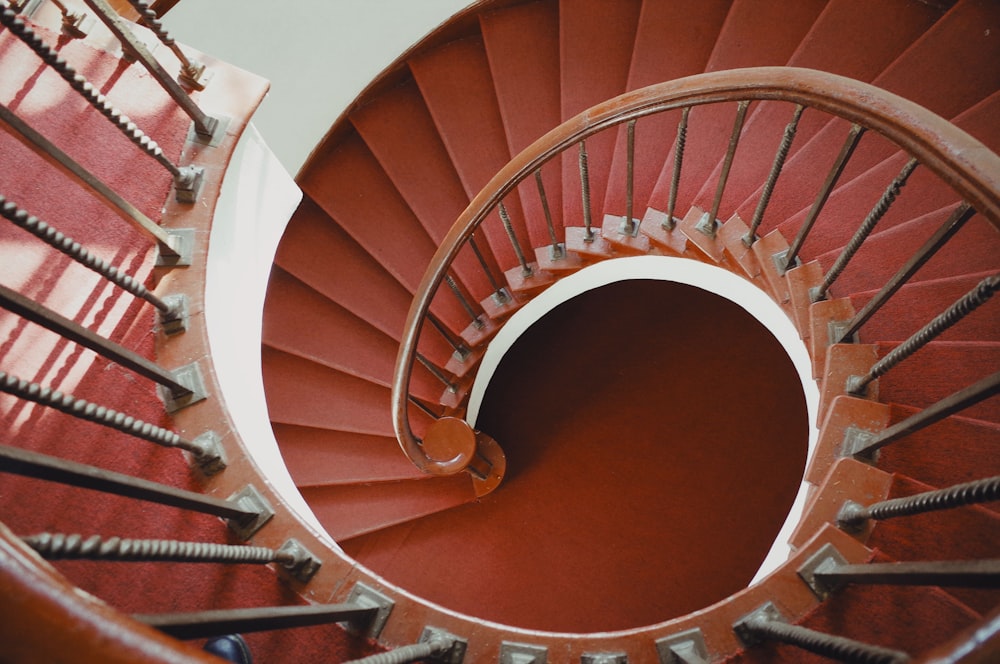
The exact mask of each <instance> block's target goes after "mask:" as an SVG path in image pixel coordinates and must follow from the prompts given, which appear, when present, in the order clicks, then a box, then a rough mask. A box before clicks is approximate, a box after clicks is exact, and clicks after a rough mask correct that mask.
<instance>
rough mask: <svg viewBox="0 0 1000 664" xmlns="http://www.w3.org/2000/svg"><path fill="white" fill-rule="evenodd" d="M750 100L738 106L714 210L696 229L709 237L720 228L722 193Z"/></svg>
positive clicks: (720, 174)
mask: <svg viewBox="0 0 1000 664" xmlns="http://www.w3.org/2000/svg"><path fill="white" fill-rule="evenodd" d="M749 106H750V102H749V101H746V100H744V101H741V102H740V103H739V105H738V106H737V107H736V120H735V122H734V123H733V133H732V134H730V136H729V148H728V149H727V150H726V158H725V160H724V161H723V162H722V172H721V173H719V184H718V185H716V187H715V199H714V200H713V201H712V210H711V211H710V212H708V213H707V214H706V215H705V216H703V217H702V218H701V220H700V221H699V222H698V224H697V225H696V226H695V228H696V229H698V230H699V231H701V232H702V233H704V234H705V235H707V236H709V237H715V231H716V230H717V229H718V226H719V222H718V219H717V217H718V216H719V206H720V205H722V194H723V193H724V192H725V191H726V181H727V180H729V170H730V169H731V168H732V166H733V157H735V156H736V147H737V146H738V145H739V142H740V133H741V132H742V131H743V121H744V120H745V119H746V115H747V108H748V107H749Z"/></svg>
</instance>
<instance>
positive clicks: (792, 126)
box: [743, 104, 805, 247]
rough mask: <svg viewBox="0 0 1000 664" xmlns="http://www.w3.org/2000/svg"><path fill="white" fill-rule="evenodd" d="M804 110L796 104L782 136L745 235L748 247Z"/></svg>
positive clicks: (769, 200) (751, 244) (752, 240)
mask: <svg viewBox="0 0 1000 664" xmlns="http://www.w3.org/2000/svg"><path fill="white" fill-rule="evenodd" d="M803 110H805V107H804V106H802V104H796V105H795V112H794V113H793V114H792V119H791V121H790V122H789V123H788V124H787V125H786V126H785V133H784V134H783V135H782V137H781V144H780V145H778V151H777V152H776V153H775V154H774V162H773V163H772V164H771V172H770V173H768V175H767V181H766V182H765V183H764V189H763V190H762V191H761V193H760V200H758V201H757V207H756V209H754V211H753V220H752V221H751V222H750V229H749V230H748V231H747V234H746V235H744V236H743V244H745V245H746V246H748V247H752V246H753V244H754V242H756V241H757V230H758V229H759V228H760V225H761V223H763V221H764V210H766V209H767V205H768V203H770V202H771V194H772V193H773V192H774V185H775V184H776V183H777V182H778V176H779V175H781V170H782V169H783V168H784V167H785V159H786V158H787V157H788V151H789V150H790V149H791V147H792V141H793V140H794V139H795V132H796V131H798V126H799V118H801V117H802V111H803Z"/></svg>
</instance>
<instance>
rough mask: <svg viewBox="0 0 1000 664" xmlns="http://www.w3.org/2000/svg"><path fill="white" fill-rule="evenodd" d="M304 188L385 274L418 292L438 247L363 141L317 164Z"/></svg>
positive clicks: (350, 142) (302, 181)
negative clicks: (425, 271) (418, 287)
mask: <svg viewBox="0 0 1000 664" xmlns="http://www.w3.org/2000/svg"><path fill="white" fill-rule="evenodd" d="M299 185H300V186H301V187H302V190H303V191H304V192H305V193H306V194H308V195H309V196H310V197H311V198H312V200H313V201H315V202H316V204H317V205H319V206H320V207H321V208H322V209H323V210H324V211H325V212H326V213H327V214H328V215H330V217H331V218H332V219H334V220H335V221H336V223H337V224H339V225H340V227H341V228H343V229H344V230H345V231H347V233H348V234H350V236H351V237H352V238H354V240H355V241H356V242H357V243H358V244H359V245H361V246H362V247H364V249H365V251H367V252H368V253H369V254H371V255H372V256H373V257H374V258H375V259H376V260H377V261H378V263H379V264H380V265H381V266H382V268H383V269H384V270H386V271H387V272H389V273H390V274H392V275H393V277H395V278H396V279H397V280H398V281H399V283H400V284H402V285H403V286H405V287H406V289H407V290H409V291H410V292H411V293H412V292H414V291H416V289H417V286H418V284H419V283H420V278H421V277H422V276H423V274H424V269H425V268H426V266H427V265H428V264H429V263H430V259H431V256H433V255H434V251H435V249H436V247H435V246H434V242H433V241H432V240H431V239H430V237H429V236H428V235H427V232H426V231H425V230H424V229H423V227H422V226H421V225H420V222H419V221H418V220H417V218H416V217H415V216H414V215H413V212H412V211H411V210H410V208H409V206H408V205H407V204H406V201H405V200H403V198H402V196H400V194H399V192H398V191H397V190H396V187H395V185H394V184H393V182H392V180H391V179H390V178H389V177H388V176H387V175H386V173H385V171H384V170H382V166H381V165H380V164H379V163H378V160H377V159H375V156H374V155H373V154H372V153H371V151H370V150H369V149H368V146H367V145H365V143H364V141H362V140H361V137H360V136H358V135H356V134H354V135H351V136H349V137H348V138H346V139H345V140H343V141H342V142H341V143H340V144H339V145H337V147H336V148H334V149H333V150H330V151H328V152H327V153H326V154H325V155H324V158H323V159H321V160H320V159H316V158H314V159H313V160H312V166H311V168H310V169H309V170H308V171H307V172H306V173H304V174H303V175H301V176H300V177H299Z"/></svg>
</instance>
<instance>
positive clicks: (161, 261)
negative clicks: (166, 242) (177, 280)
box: [156, 228, 194, 267]
mask: <svg viewBox="0 0 1000 664" xmlns="http://www.w3.org/2000/svg"><path fill="white" fill-rule="evenodd" d="M164 230H166V232H167V235H168V236H169V237H170V248H171V249H172V250H173V253H164V252H163V250H162V249H161V250H160V253H159V255H158V256H157V257H156V267H187V266H189V265H191V256H192V254H193V253H194V229H193V228H167V229H164Z"/></svg>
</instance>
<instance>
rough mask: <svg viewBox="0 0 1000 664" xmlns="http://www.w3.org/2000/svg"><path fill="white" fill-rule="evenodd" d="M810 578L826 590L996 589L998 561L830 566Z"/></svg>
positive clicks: (999, 577)
mask: <svg viewBox="0 0 1000 664" xmlns="http://www.w3.org/2000/svg"><path fill="white" fill-rule="evenodd" d="M813 577H814V579H815V581H816V583H817V584H819V585H820V586H821V587H822V588H825V589H828V590H829V589H834V588H836V587H838V586H841V585H843V584H847V583H855V584H869V585H892V586H945V587H948V588H996V587H1000V560H941V561H918V562H896V563H866V564H861V565H841V564H832V565H825V566H821V567H818V568H817V569H816V570H815V571H814V572H813Z"/></svg>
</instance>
